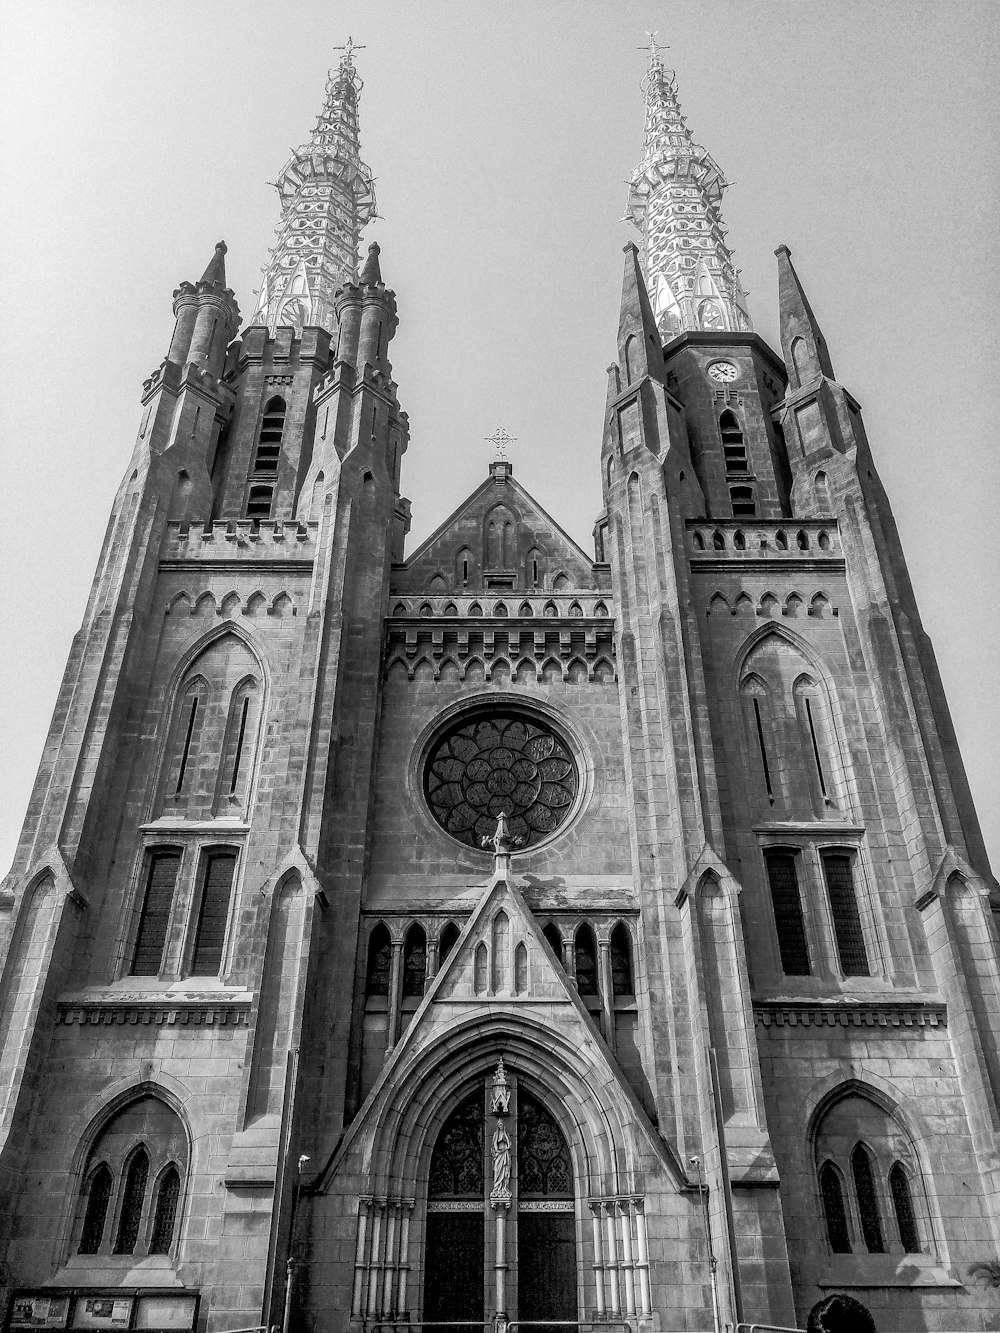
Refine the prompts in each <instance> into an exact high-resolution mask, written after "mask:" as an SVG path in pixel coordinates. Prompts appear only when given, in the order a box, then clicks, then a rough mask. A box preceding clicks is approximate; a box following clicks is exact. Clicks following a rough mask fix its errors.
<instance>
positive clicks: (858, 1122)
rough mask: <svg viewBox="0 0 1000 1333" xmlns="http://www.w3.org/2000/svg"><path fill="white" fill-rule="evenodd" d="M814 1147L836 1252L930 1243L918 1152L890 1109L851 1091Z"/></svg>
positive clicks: (896, 1250) (826, 1119) (825, 1120)
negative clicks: (887, 1109) (922, 1234)
mask: <svg viewBox="0 0 1000 1333" xmlns="http://www.w3.org/2000/svg"><path fill="white" fill-rule="evenodd" d="M815 1150H816V1163H817V1172H818V1185H819V1196H820V1202H821V1205H822V1210H823V1219H824V1222H825V1227H826V1237H827V1242H828V1244H829V1246H830V1250H831V1252H832V1253H834V1254H850V1253H855V1254H857V1253H862V1254H863V1253H868V1254H885V1253H890V1254H919V1253H921V1252H922V1251H926V1250H927V1249H928V1248H929V1243H928V1242H929V1238H930V1225H929V1216H928V1213H927V1208H926V1200H925V1198H924V1195H923V1188H922V1184H921V1175H920V1171H919V1167H918V1164H917V1159H916V1154H915V1153H914V1150H913V1146H912V1144H911V1143H910V1140H909V1137H908V1135H907V1134H906V1132H905V1131H904V1130H903V1128H902V1126H901V1125H900V1124H899V1123H898V1121H897V1120H896V1119H895V1117H894V1116H893V1115H892V1114H890V1113H889V1112H888V1111H886V1110H884V1109H883V1108H882V1107H881V1106H879V1105H877V1104H876V1103H875V1102H873V1101H872V1100H870V1099H869V1098H868V1097H867V1096H864V1095H862V1094H860V1093H857V1092H849V1093H847V1094H846V1095H845V1096H843V1097H841V1098H840V1099H839V1100H837V1101H835V1102H834V1104H833V1105H832V1106H831V1107H830V1108H829V1109H828V1110H827V1111H826V1112H825V1114H824V1115H823V1116H822V1118H821V1120H820V1122H819V1124H818V1126H817V1131H816V1135H815ZM922 1231H923V1233H924V1238H923V1239H922V1237H921V1232H922Z"/></svg>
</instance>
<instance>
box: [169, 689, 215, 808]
mask: <svg viewBox="0 0 1000 1333" xmlns="http://www.w3.org/2000/svg"><path fill="white" fill-rule="evenodd" d="M207 692H208V682H207V681H206V680H204V678H202V677H200V676H198V677H195V679H194V680H192V681H189V682H188V684H187V685H186V686H185V689H184V693H183V696H182V698H181V703H180V708H179V709H178V717H177V726H176V728H175V739H174V748H175V749H176V750H177V755H176V760H175V764H174V768H175V776H174V778H173V780H172V782H171V784H170V785H171V792H170V795H171V796H172V797H173V799H174V800H175V801H176V800H179V799H180V798H181V797H182V796H183V795H184V793H185V789H186V788H188V789H189V788H190V786H191V778H192V772H191V770H192V767H193V765H192V762H191V761H192V757H193V755H195V754H197V751H198V746H199V742H200V739H201V729H202V726H203V724H204V717H205V709H204V700H205V695H206V693H207Z"/></svg>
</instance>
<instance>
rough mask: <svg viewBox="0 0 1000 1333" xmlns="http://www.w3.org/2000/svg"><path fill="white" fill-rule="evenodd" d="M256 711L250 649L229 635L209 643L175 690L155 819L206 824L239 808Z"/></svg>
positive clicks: (249, 770) (255, 737)
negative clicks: (185, 820)
mask: <svg viewBox="0 0 1000 1333" xmlns="http://www.w3.org/2000/svg"><path fill="white" fill-rule="evenodd" d="M229 600H230V599H227V601H226V603H224V604H225V605H228V601H229ZM231 600H232V601H234V602H236V603H238V602H239V600H240V599H239V597H238V596H237V595H236V594H232V596H231ZM252 600H253V599H252ZM260 712H261V689H260V663H259V662H258V660H257V658H256V657H255V655H254V653H253V652H252V650H251V649H250V647H249V645H248V644H247V643H246V641H245V640H244V639H243V638H242V637H241V636H240V635H239V634H238V633H236V632H235V631H233V630H228V631H226V632H225V633H223V634H221V635H218V636H217V637H214V638H212V639H211V641H210V642H209V643H208V644H207V646H206V647H205V648H204V649H203V650H202V652H201V653H199V655H198V656H197V658H196V659H195V660H194V662H192V663H191V665H190V667H189V669H188V672H187V674H186V675H185V677H184V678H183V680H182V682H181V684H180V686H179V688H178V693H177V696H176V702H175V705H174V708H173V712H172V720H171V724H170V731H169V739H168V743H167V746H166V749H165V753H164V757H163V765H162V770H161V776H160V783H159V801H158V805H157V808H156V814H155V817H159V816H162V815H168V816H170V817H172V818H173V817H178V818H181V817H182V818H185V819H197V820H209V819H213V818H217V817H219V816H220V815H221V816H226V815H231V814H232V813H233V810H234V807H236V808H237V809H238V808H241V807H243V806H245V804H246V802H247V799H248V797H249V795H250V789H251V783H252V779H253V777H254V769H255V757H256V751H257V746H258V741H259V732H260Z"/></svg>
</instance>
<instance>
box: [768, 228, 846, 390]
mask: <svg viewBox="0 0 1000 1333" xmlns="http://www.w3.org/2000/svg"><path fill="white" fill-rule="evenodd" d="M774 253H775V255H776V256H777V259H778V309H779V311H780V315H781V353H782V356H783V357H784V358H785V368H786V369H787V371H788V379H789V384H790V387H791V388H792V390H793V391H794V390H795V389H801V388H803V387H804V386H805V385H807V384H811V383H812V382H813V381H814V380H818V379H819V378H820V377H821V376H823V375H825V376H827V378H828V379H831V380H832V379H836V378H837V377H836V375H834V373H833V362H832V361H831V360H830V353H829V352H828V351H827V346H826V339H825V338H824V337H823V334H822V332H821V331H820V327H819V324H817V322H816V316H815V315H814V314H813V312H812V306H810V304H809V301H808V299H807V298H806V294H805V292H804V291H803V290H802V283H801V282H800V281H799V275H798V274H797V273H796V272H795V269H794V268H793V267H792V252H791V250H789V248H788V246H787V245H779V246H778V248H777V250H775V252H774Z"/></svg>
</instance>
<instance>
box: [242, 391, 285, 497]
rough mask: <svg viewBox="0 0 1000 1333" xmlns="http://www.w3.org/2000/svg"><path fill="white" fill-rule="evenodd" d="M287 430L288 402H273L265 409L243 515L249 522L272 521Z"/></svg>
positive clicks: (273, 400) (270, 401)
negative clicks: (275, 489) (286, 410)
mask: <svg viewBox="0 0 1000 1333" xmlns="http://www.w3.org/2000/svg"><path fill="white" fill-rule="evenodd" d="M284 430H285V400H284V399H283V398H272V399H270V400H269V402H268V403H267V404H266V406H265V407H264V415H263V417H262V419H261V424H260V433H259V435H258V437H257V447H256V449H255V451H254V456H253V462H252V463H251V465H250V476H249V479H248V483H247V498H246V504H245V507H244V514H245V516H246V517H247V518H250V519H255V520H258V521H259V520H261V519H267V518H270V517H271V508H272V505H273V503H274V478H275V477H277V475H278V464H279V462H280V459H281V437H282V435H283V434H284Z"/></svg>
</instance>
